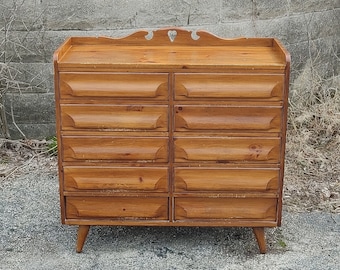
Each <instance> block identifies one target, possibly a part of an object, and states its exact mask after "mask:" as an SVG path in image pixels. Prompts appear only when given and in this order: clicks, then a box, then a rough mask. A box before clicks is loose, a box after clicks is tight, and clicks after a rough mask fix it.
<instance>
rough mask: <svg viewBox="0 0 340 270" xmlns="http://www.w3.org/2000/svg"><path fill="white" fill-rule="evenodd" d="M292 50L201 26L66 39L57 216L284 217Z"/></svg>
mask: <svg viewBox="0 0 340 270" xmlns="http://www.w3.org/2000/svg"><path fill="white" fill-rule="evenodd" d="M289 65H290V56H289V54H288V52H287V51H286V50H285V49H284V48H283V46H282V45H281V44H280V43H279V42H278V41H277V40H276V39H273V38H249V39H247V38H241V39H229V40H228V39H222V38H218V37H216V36H214V35H212V34H210V33H207V32H204V31H198V32H197V33H192V32H190V31H187V30H183V29H178V28H174V29H161V30H157V31H153V32H147V31H139V32H136V33H134V34H132V35H130V36H128V37H125V38H121V39H112V38H106V37H99V38H96V37H71V38H69V39H67V40H66V42H65V43H64V44H63V45H61V47H60V48H59V49H58V50H57V51H56V52H55V54H54V68H55V97H56V116H57V117H56V118H57V119H56V122H57V136H58V148H59V178H60V201H61V216H62V222H63V223H64V224H69V225H79V229H78V240H77V251H78V252H81V250H82V247H83V245H84V242H85V240H86V236H87V233H88V231H89V228H90V226H91V225H133V226H138V225H143V226H242V227H251V228H253V231H254V234H255V236H256V239H257V241H258V244H259V248H260V252H261V253H265V252H266V244H265V238H264V228H265V227H275V226H280V225H281V208H282V184H283V167H284V152H285V134H286V121H287V96H288V81H289Z"/></svg>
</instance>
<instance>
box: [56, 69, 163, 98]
mask: <svg viewBox="0 0 340 270" xmlns="http://www.w3.org/2000/svg"><path fill="white" fill-rule="evenodd" d="M60 91H61V95H60V96H61V98H71V97H94V98H105V97H106V98H108V97H112V98H127V99H131V98H152V99H160V100H167V99H168V74H166V73H158V74H151V73H137V74H136V73H60Z"/></svg>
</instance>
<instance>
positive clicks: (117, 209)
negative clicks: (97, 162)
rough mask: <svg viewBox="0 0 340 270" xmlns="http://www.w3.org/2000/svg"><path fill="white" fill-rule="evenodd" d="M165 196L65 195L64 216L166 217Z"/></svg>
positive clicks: (160, 218)
mask: <svg viewBox="0 0 340 270" xmlns="http://www.w3.org/2000/svg"><path fill="white" fill-rule="evenodd" d="M168 216H169V215H168V198H167V197H148V198H145V197H66V218H75V219H76V218H119V219H122V218H125V219H143V220H145V219H158V220H166V219H168Z"/></svg>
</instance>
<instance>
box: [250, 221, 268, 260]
mask: <svg viewBox="0 0 340 270" xmlns="http://www.w3.org/2000/svg"><path fill="white" fill-rule="evenodd" d="M253 232H254V234H255V237H256V240H257V244H258V245H259V249H260V252H261V253H262V254H264V253H266V239H265V237H264V228H263V227H254V228H253Z"/></svg>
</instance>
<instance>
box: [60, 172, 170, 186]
mask: <svg viewBox="0 0 340 270" xmlns="http://www.w3.org/2000/svg"><path fill="white" fill-rule="evenodd" d="M64 189H65V190H66V191H77V190H115V191H150V192H151V191H152V192H167V191H168V169H167V168H138V167H137V168H135V167H128V168H126V167H124V168H121V167H101V166H98V167H81V166H79V167H74V166H72V167H65V168H64Z"/></svg>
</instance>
